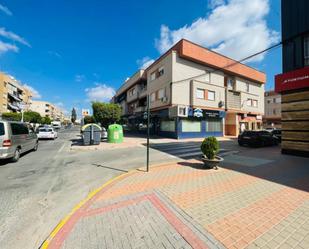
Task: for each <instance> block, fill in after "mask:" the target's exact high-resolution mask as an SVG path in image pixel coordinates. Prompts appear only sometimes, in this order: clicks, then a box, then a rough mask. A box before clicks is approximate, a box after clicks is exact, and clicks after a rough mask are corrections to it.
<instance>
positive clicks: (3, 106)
mask: <svg viewBox="0 0 309 249" xmlns="http://www.w3.org/2000/svg"><path fill="white" fill-rule="evenodd" d="M0 94H1V96H0V113H4V112H21V110H22V108H23V109H24V110H27V108H28V106H29V105H30V102H31V98H32V92H31V91H30V90H29V89H28V88H26V87H24V86H23V85H22V84H21V83H20V82H19V81H18V80H16V79H14V77H12V76H10V75H7V74H5V73H1V72H0Z"/></svg>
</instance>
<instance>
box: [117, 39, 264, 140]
mask: <svg viewBox="0 0 309 249" xmlns="http://www.w3.org/2000/svg"><path fill="white" fill-rule="evenodd" d="M265 81H266V77H265V74H264V73H262V72H259V71H257V70H255V69H253V68H251V67H248V66H246V65H244V64H240V63H236V62H235V61H234V60H232V59H230V58H227V57H225V56H223V55H220V54H218V53H215V52H213V51H211V50H209V49H206V48H204V47H201V46H199V45H197V44H194V43H192V42H190V41H187V40H184V39H183V40H180V41H179V42H178V43H176V44H175V45H174V46H173V47H172V48H171V49H169V50H168V51H167V52H166V53H165V54H163V55H162V56H161V57H160V58H158V59H157V60H156V61H155V62H154V63H153V64H151V65H150V66H149V67H148V68H147V69H146V70H139V71H138V72H137V73H135V74H134V75H133V76H132V77H131V78H130V79H129V80H127V81H126V82H125V83H124V84H123V85H122V86H121V87H120V88H119V90H118V91H117V92H116V95H115V96H114V98H113V100H114V102H116V103H119V104H120V105H121V106H122V111H123V117H125V118H127V121H128V124H129V125H130V126H131V127H134V128H135V129H138V130H141V129H145V120H144V119H143V113H144V112H145V110H146V104H147V96H149V98H150V110H151V131H152V133H153V134H157V135H160V136H166V137H173V138H189V137H205V136H211V135H212V136H223V135H232V136H236V135H238V133H239V131H240V130H241V129H243V130H244V129H248V130H255V129H260V128H261V127H262V115H263V113H264V83H265Z"/></svg>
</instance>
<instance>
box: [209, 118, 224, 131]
mask: <svg viewBox="0 0 309 249" xmlns="http://www.w3.org/2000/svg"><path fill="white" fill-rule="evenodd" d="M206 131H207V132H222V122H221V120H220V119H213V120H212V119H210V120H207V121H206Z"/></svg>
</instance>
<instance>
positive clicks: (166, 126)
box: [160, 120, 176, 132]
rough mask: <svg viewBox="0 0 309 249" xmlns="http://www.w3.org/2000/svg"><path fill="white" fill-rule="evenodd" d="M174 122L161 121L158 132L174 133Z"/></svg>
mask: <svg viewBox="0 0 309 249" xmlns="http://www.w3.org/2000/svg"><path fill="white" fill-rule="evenodd" d="M175 127H176V126H175V121H174V120H171V121H170V120H166V121H161V124H160V130H161V131H172V132H174V131H175Z"/></svg>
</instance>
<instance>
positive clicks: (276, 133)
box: [271, 129, 281, 143]
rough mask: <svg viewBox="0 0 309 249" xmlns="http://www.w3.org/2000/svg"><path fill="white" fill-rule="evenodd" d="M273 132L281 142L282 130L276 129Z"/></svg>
mask: <svg viewBox="0 0 309 249" xmlns="http://www.w3.org/2000/svg"><path fill="white" fill-rule="evenodd" d="M271 134H272V135H273V136H275V137H276V138H277V139H278V141H279V143H281V130H279V129H275V130H273V131H272V132H271Z"/></svg>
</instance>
